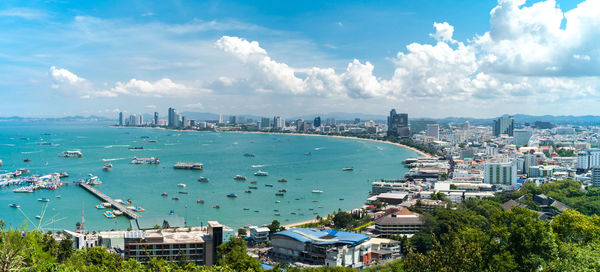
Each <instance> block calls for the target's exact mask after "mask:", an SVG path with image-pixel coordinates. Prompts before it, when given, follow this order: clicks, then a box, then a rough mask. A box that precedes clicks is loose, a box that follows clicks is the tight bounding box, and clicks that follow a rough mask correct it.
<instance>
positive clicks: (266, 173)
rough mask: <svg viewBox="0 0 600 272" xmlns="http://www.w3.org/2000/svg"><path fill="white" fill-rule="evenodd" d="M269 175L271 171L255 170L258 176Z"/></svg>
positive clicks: (255, 174)
mask: <svg viewBox="0 0 600 272" xmlns="http://www.w3.org/2000/svg"><path fill="white" fill-rule="evenodd" d="M268 175H269V172H265V171H261V170H258V171H256V172H254V176H257V177H266V176H268Z"/></svg>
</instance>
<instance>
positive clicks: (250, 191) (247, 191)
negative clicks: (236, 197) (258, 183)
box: [244, 190, 252, 193]
mask: <svg viewBox="0 0 600 272" xmlns="http://www.w3.org/2000/svg"><path fill="white" fill-rule="evenodd" d="M244 192H245V193H252V190H246V191H244Z"/></svg>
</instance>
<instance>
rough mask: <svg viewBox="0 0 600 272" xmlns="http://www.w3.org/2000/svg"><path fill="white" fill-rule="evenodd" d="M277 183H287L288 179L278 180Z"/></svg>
mask: <svg viewBox="0 0 600 272" xmlns="http://www.w3.org/2000/svg"><path fill="white" fill-rule="evenodd" d="M277 182H287V179H284V178H280V179H278V180H277Z"/></svg>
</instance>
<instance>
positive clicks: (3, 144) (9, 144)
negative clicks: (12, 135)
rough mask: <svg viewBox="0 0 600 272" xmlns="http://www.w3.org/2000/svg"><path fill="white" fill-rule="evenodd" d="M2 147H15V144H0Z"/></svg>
mask: <svg viewBox="0 0 600 272" xmlns="http://www.w3.org/2000/svg"><path fill="white" fill-rule="evenodd" d="M0 145H5V146H15V145H14V144H0Z"/></svg>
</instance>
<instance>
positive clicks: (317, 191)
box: [312, 190, 323, 194]
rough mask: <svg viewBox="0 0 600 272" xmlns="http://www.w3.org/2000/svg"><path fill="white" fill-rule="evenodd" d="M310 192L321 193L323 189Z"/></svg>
mask: <svg viewBox="0 0 600 272" xmlns="http://www.w3.org/2000/svg"><path fill="white" fill-rule="evenodd" d="M312 192H313V193H314V194H322V193H323V191H321V190H312Z"/></svg>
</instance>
